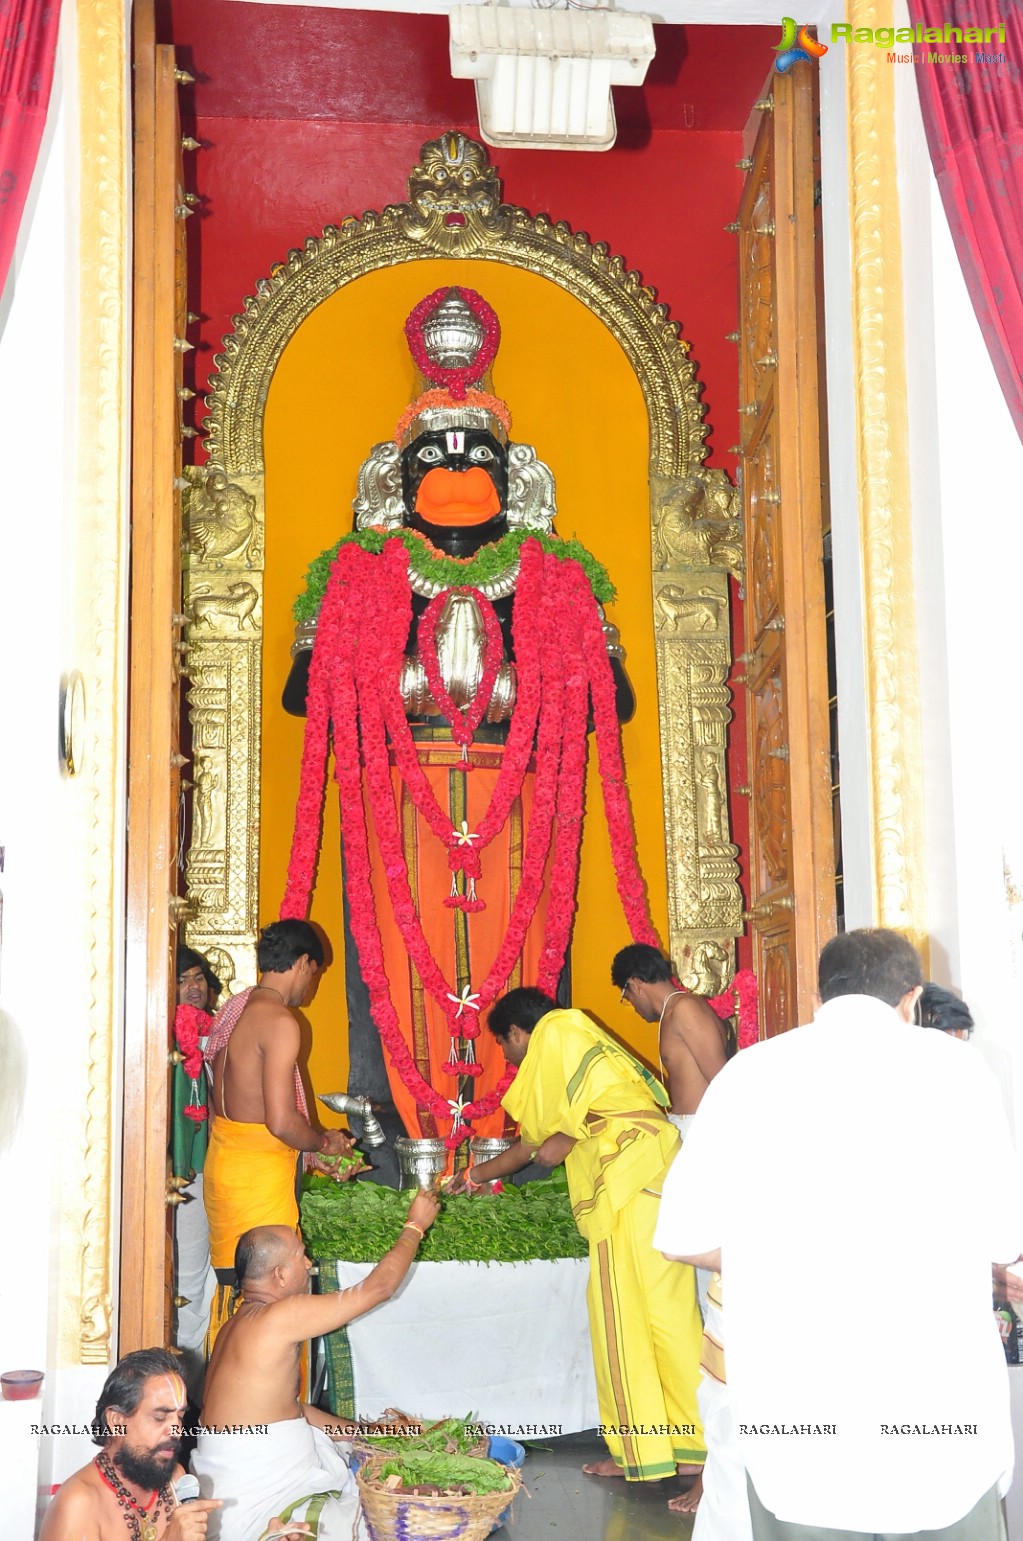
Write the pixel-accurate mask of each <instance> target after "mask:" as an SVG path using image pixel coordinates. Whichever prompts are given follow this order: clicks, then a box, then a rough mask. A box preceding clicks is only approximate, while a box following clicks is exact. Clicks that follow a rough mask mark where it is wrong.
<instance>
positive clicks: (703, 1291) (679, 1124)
mask: <svg viewBox="0 0 1023 1541" xmlns="http://www.w3.org/2000/svg"><path fill="white" fill-rule="evenodd" d="M695 1117H696V1114H695V1113H669V1114H668V1118H669V1120H670V1122H671V1123H673V1124H674V1125H675V1128H676V1129H677V1130H678V1132H679V1134H680V1135H681V1136H682V1138H683V1140H684V1139H685V1137H686V1134H687V1133H688V1131H689V1126H690V1125H691V1123H692V1121H693V1119H694V1118H695ZM709 1284H710V1270H709V1269H707V1268H698V1269H697V1270H696V1298H697V1300H698V1301H699V1302H700V1315H701V1316H702V1317H703V1320H704V1322H706V1320H707V1288H708V1286H709Z"/></svg>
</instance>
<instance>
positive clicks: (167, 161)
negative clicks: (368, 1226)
mask: <svg viewBox="0 0 1023 1541" xmlns="http://www.w3.org/2000/svg"><path fill="white" fill-rule="evenodd" d="M134 58H135V114H134V123H135V260H134V277H133V293H134V307H135V308H134V379H133V392H132V407H133V432H132V543H131V609H130V622H129V624H130V637H131V662H130V683H129V703H128V724H129V729H128V731H129V762H128V867H127V957H126V968H125V1028H124V1132H123V1163H124V1166H123V1170H124V1182H123V1186H122V1204H121V1287H120V1314H119V1347H120V1351H121V1352H122V1353H125V1352H128V1351H130V1350H132V1349H136V1348H142V1347H145V1346H146V1345H152V1344H155V1343H165V1342H166V1341H167V1340H168V1336H169V1328H170V1321H169V1309H168V1299H167V1296H168V1280H167V1277H166V1269H165V1268H164V1267H162V1266H161V1267H157V1266H154V1265H155V1262H156V1259H160V1260H161V1262H162V1261H163V1259H164V1258H165V1254H166V1245H167V1243H166V1224H167V1222H166V1204H167V1143H168V1061H167V1054H168V1049H169V1046H170V1022H171V999H170V997H171V981H172V979H173V956H172V948H173V945H174V942H175V915H176V908H177V904H178V900H177V897H176V895H177V868H176V856H177V851H176V845H177V841H176V804H177V786H178V778H177V767H176V755H177V730H176V723H177V714H176V712H175V710H174V708H173V702H174V700H175V698H176V692H177V669H178V662H179V656H180V655H179V653H178V650H177V640H178V639H177V637H176V635H175V629H174V617H175V616H176V615H178V614H179V612H180V609H181V564H180V529H181V512H180V492H179V491H178V490H177V489H176V487H175V481H176V480H177V479H179V478H180V474H181V456H180V444H181V436H180V427H179V419H180V403H179V401H178V397H177V386H178V384H179V381H180V365H179V362H178V361H179V359H180V356H181V354H180V349H177V348H175V333H176V331H177V329H178V328H177V326H176V323H179V321H180V318H178V317H177V315H176V310H177V308H178V301H177V295H176V284H175V251H176V247H177V239H176V224H175V221H176V218H177V215H176V210H177V209H178V207H179V204H180V200H179V196H178V181H177V161H178V156H179V154H180V149H179V142H180V129H179V127H178V122H177V82H176V80H175V76H174V71H175V59H174V51H173V49H172V48H169V47H159V48H158V47H157V46H156V41H155V19H154V11H153V0H140V3H139V4H137V5H136V7H135V40H134ZM179 335H180V333H179Z"/></svg>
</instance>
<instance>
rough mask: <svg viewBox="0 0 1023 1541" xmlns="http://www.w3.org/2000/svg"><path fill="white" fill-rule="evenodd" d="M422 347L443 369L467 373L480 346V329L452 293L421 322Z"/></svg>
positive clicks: (467, 308)
mask: <svg viewBox="0 0 1023 1541" xmlns="http://www.w3.org/2000/svg"><path fill="white" fill-rule="evenodd" d="M423 343H424V345H425V347H426V351H427V354H428V355H429V357H430V361H431V362H432V363H434V364H439V365H440V366H441V368H442V369H468V368H469V367H470V365H471V364H472V363H473V361H474V360H475V358H476V355H477V354H478V353H479V351H480V348H481V347H482V346H483V326H482V323H481V322H480V321H478V320H477V318H476V317H475V316H474V315H473V313H472V311H471V310H470V309H469V307H468V305H467V304H466V303H465V301H464V300H463V299H462V298H461V297H460V296H459V295H457V294H456V293H455V291H454V290H453V289H452V290H451V291H450V293H449V294H448V295H447V296H446V298H444V299H443V300H441V302H440V304H439V305H438V306H437V308H436V310H434V311H432V312H431V314H430V316H429V317H428V319H427V320H426V321H425V322H424V324H423Z"/></svg>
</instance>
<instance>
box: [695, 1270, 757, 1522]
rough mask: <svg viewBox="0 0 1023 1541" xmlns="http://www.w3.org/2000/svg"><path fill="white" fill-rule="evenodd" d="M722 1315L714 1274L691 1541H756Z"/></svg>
mask: <svg viewBox="0 0 1023 1541" xmlns="http://www.w3.org/2000/svg"><path fill="white" fill-rule="evenodd" d="M724 1342H725V1334H724V1316H723V1313H722V1309H721V1276H720V1274H712V1275H711V1283H710V1292H709V1297H708V1301H707V1315H706V1319H705V1321H704V1324H703V1355H702V1359H701V1364H702V1368H703V1379H702V1380H701V1381H700V1384H699V1385H698V1386H697V1388H696V1401H697V1405H698V1407H699V1409H700V1421H701V1422H702V1424H703V1433H704V1438H705V1439H706V1441H707V1462H706V1465H705V1466H704V1468H703V1497H702V1498H701V1499H700V1506H699V1508H698V1509H697V1511H696V1523H695V1524H694V1526H693V1541H753V1522H752V1520H751V1519H750V1513H749V1500H748V1498H747V1497H746V1464H745V1462H744V1461H743V1458H742V1449H741V1448H740V1445H739V1436H738V1433H737V1431H736V1427H735V1419H734V1417H733V1416H732V1404H731V1402H730V1401H729V1397H728V1387H727V1385H726V1384H725V1380H724V1375H725V1352H724Z"/></svg>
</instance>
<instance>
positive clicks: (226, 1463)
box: [192, 1418, 367, 1541]
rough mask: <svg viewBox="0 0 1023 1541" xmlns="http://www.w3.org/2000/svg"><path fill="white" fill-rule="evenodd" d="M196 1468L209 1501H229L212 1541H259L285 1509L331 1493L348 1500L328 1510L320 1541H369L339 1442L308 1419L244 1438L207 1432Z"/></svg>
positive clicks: (214, 1518) (217, 1517)
mask: <svg viewBox="0 0 1023 1541" xmlns="http://www.w3.org/2000/svg"><path fill="white" fill-rule="evenodd" d="M260 1427H265V1430H266V1432H265V1433H263V1432H259V1428H260ZM192 1470H193V1472H194V1473H195V1475H196V1476H197V1477H198V1479H199V1486H200V1488H201V1490H202V1496H203V1497H204V1498H220V1499H223V1502H224V1507H223V1509H213V1510H211V1511H210V1516H209V1526H208V1529H207V1533H206V1534H207V1541H258V1538H259V1537H260V1536H261V1535H262V1533H263V1531H264V1530H265V1529H266V1527H267V1525H268V1524H269V1522H270V1520H271V1519H273V1517H274V1515H279V1514H280V1512H281V1510H282V1509H286V1508H287V1507H288V1506H289V1505H290V1504H293V1503H295V1502H296V1500H298V1499H303V1498H311V1497H313V1496H314V1494H317V1493H329V1492H331V1491H336V1492H339V1493H340V1494H341V1497H340V1498H336V1499H335V1498H329V1499H328V1500H327V1502H326V1504H325V1505H324V1507H323V1512H322V1514H321V1516H320V1522H319V1530H318V1532H317V1537H318V1541H355V1538H358V1541H364V1538H365V1537H366V1535H367V1532H366V1530H365V1526H364V1521H363V1520H362V1518H361V1515H360V1505H359V1495H358V1490H357V1488H356V1485H355V1477H354V1476H353V1475H352V1472H351V1470H350V1469H349V1466H348V1463H347V1461H346V1460H345V1459H344V1456H343V1455H342V1454H341V1452H340V1451H339V1450H338V1448H337V1446H336V1445H335V1444H334V1441H333V1440H332V1439H330V1438H329V1437H328V1436H327V1435H326V1434H324V1432H323V1430H322V1429H317V1428H314V1427H313V1426H312V1424H310V1423H307V1422H306V1420H305V1418H289V1419H288V1420H287V1422H285V1423H271V1424H267V1425H265V1426H254V1427H252V1428H250V1429H246V1430H244V1431H243V1432H238V1433H222V1432H217V1433H212V1432H210V1433H201V1434H200V1435H199V1438H198V1442H197V1444H196V1448H195V1451H194V1453H193V1455H192ZM303 1513H304V1507H303V1508H299V1509H298V1510H297V1511H296V1512H295V1513H293V1514H292V1516H291V1518H293V1519H296V1520H299V1519H301V1518H302V1515H303ZM356 1526H357V1527H358V1528H356Z"/></svg>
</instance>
